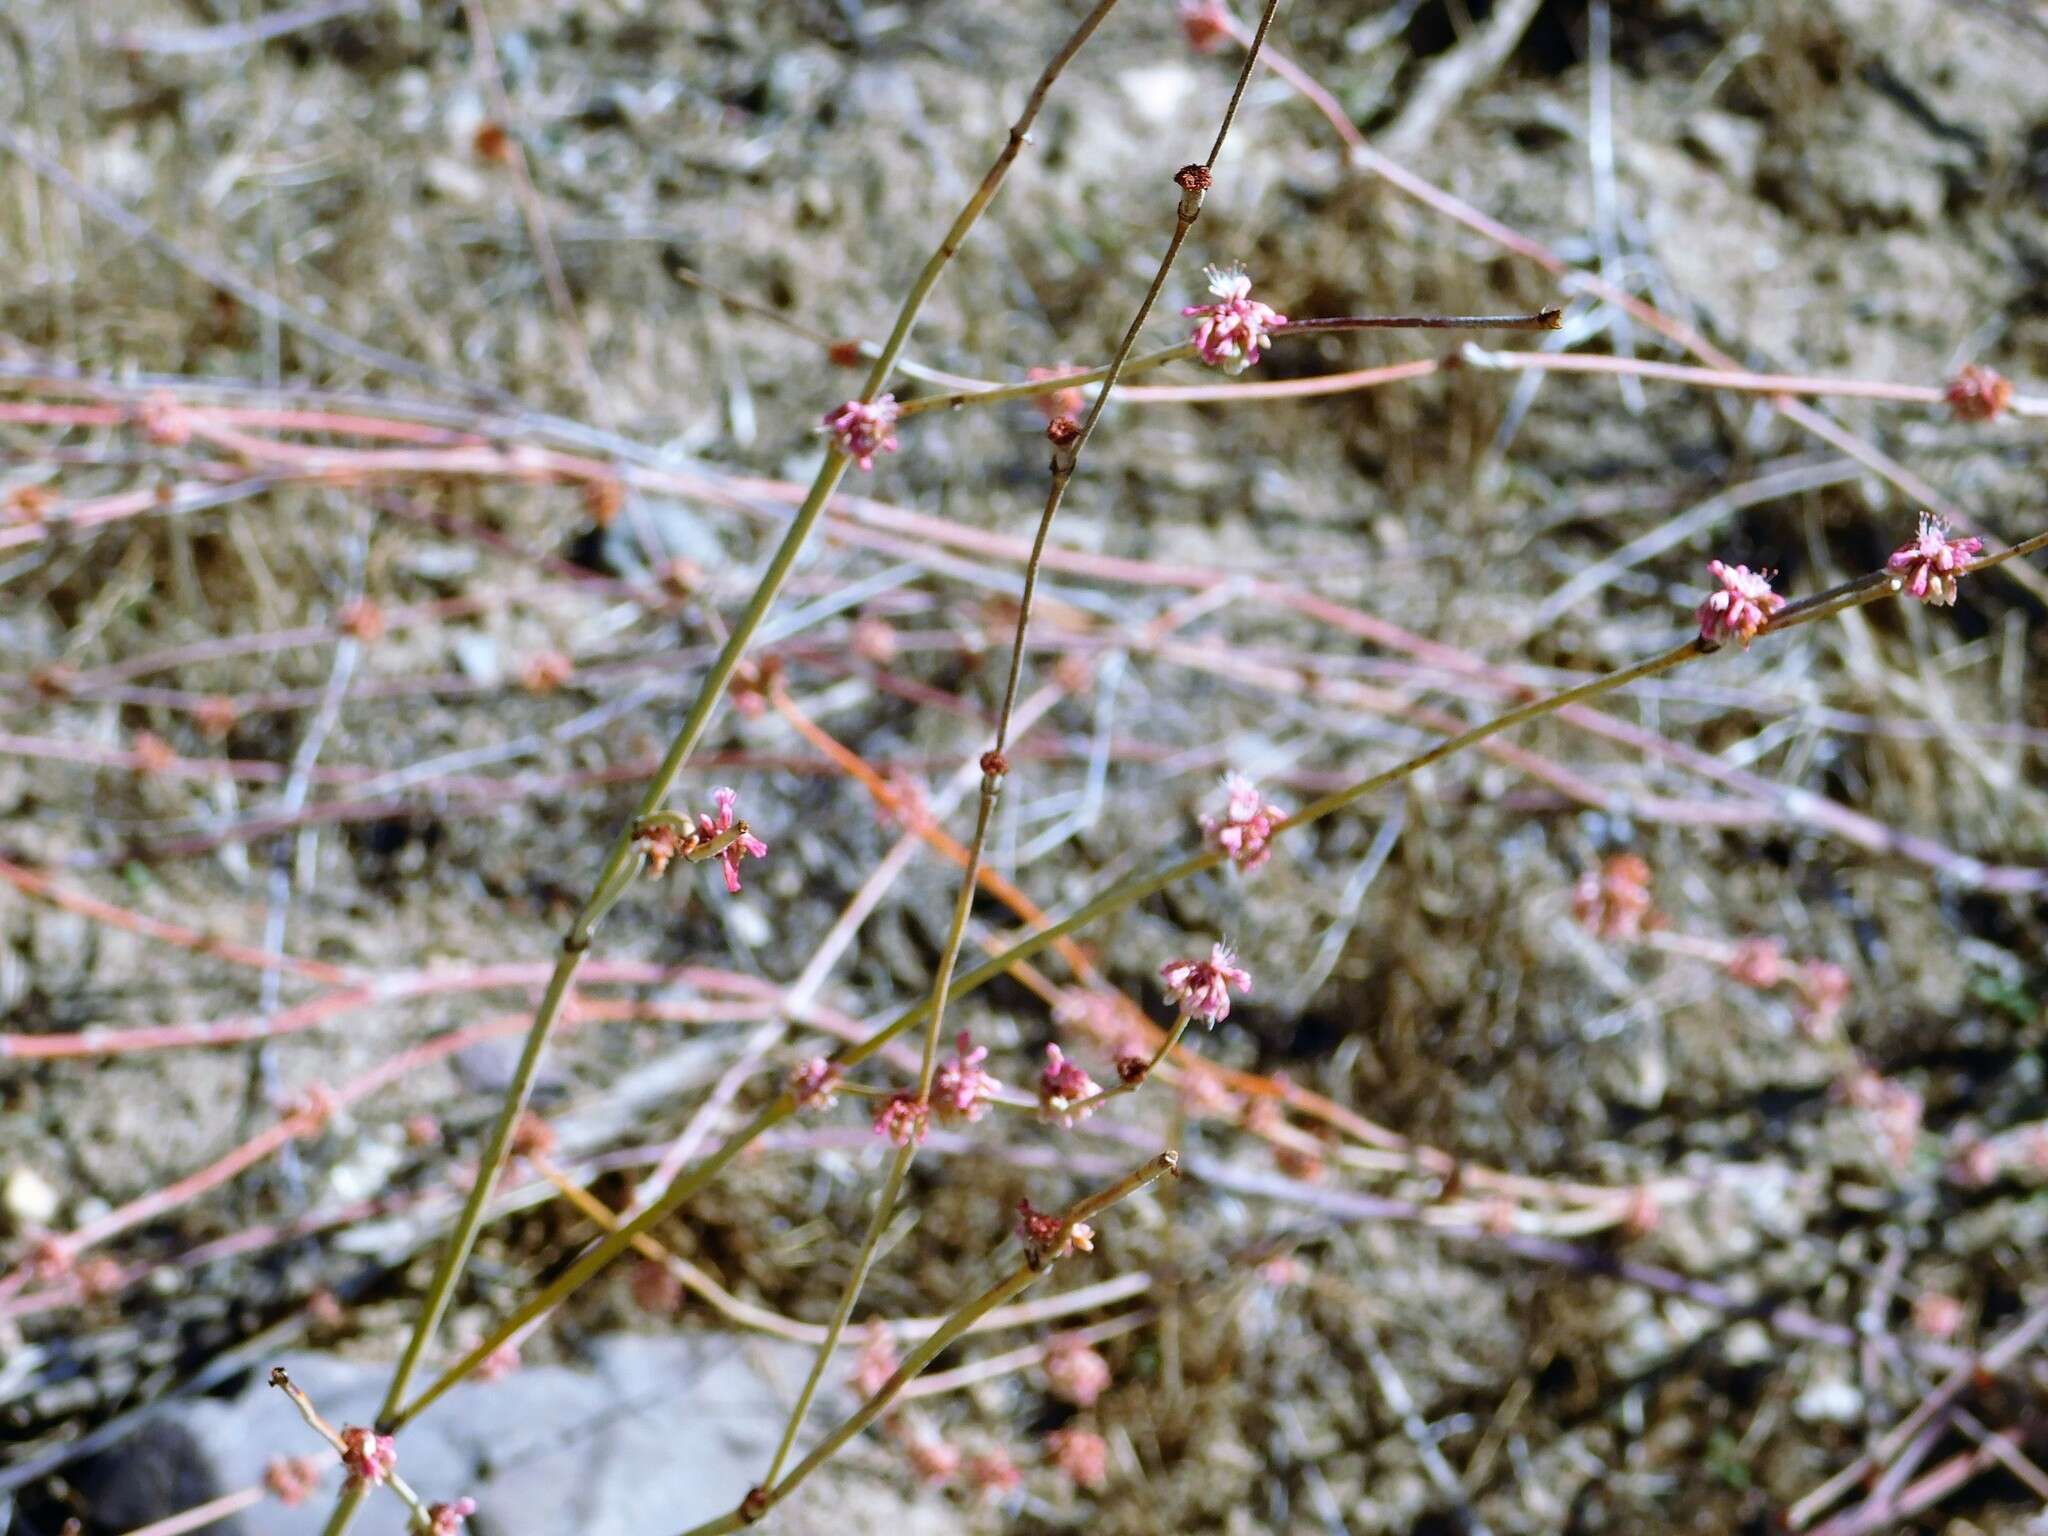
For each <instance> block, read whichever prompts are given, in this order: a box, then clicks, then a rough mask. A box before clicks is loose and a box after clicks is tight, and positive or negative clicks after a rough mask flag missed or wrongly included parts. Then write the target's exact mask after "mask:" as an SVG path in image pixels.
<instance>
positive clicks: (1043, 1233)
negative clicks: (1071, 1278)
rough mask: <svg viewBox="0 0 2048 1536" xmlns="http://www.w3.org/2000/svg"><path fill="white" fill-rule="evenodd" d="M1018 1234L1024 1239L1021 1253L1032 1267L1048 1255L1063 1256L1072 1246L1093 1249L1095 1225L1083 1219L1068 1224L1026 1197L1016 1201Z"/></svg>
mask: <svg viewBox="0 0 2048 1536" xmlns="http://www.w3.org/2000/svg"><path fill="white" fill-rule="evenodd" d="M1017 1236H1018V1237H1020V1238H1022V1239H1023V1241H1024V1255H1025V1257H1026V1258H1028V1259H1029V1260H1030V1261H1031V1265H1032V1267H1033V1268H1034V1269H1035V1268H1037V1267H1038V1266H1040V1265H1042V1264H1044V1263H1045V1262H1046V1261H1047V1260H1049V1259H1063V1258H1065V1257H1066V1256H1067V1255H1068V1254H1069V1253H1071V1252H1073V1251H1074V1250H1075V1249H1079V1250H1080V1251H1081V1252H1082V1253H1093V1252H1094V1251H1095V1229H1094V1228H1093V1227H1091V1226H1089V1225H1088V1223H1087V1222H1085V1221H1077V1222H1075V1223H1074V1224H1073V1226H1072V1227H1068V1226H1067V1225H1066V1223H1065V1222H1064V1221H1062V1220H1061V1219H1060V1218H1059V1217H1058V1216H1057V1215H1055V1214H1054V1213H1053V1212H1051V1211H1041V1210H1039V1209H1037V1208H1036V1207H1035V1206H1033V1205H1032V1203H1031V1202H1030V1201H1029V1200H1019V1201H1018V1202H1017Z"/></svg>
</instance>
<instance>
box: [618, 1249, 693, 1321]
mask: <svg viewBox="0 0 2048 1536" xmlns="http://www.w3.org/2000/svg"><path fill="white" fill-rule="evenodd" d="M626 1289H627V1290H628V1291H629V1292H630V1293H631V1294H632V1297H633V1304H634V1305H635V1306H636V1307H638V1308H639V1309H640V1310H641V1311H642V1312H647V1313H651V1314H653V1315H654V1316H655V1317H671V1316H673V1315H674V1314H675V1313H677V1312H679V1311H681V1310H682V1306H683V1282H682V1281H680V1280H678V1279H677V1278H676V1276H675V1272H674V1271H673V1270H671V1269H670V1268H669V1267H668V1266H667V1265H666V1264H664V1263H662V1262H661V1261H660V1260H659V1259H642V1260H640V1262H639V1263H637V1264H635V1265H634V1266H633V1273H632V1276H631V1277H630V1278H629V1279H628V1280H627V1282H626Z"/></svg>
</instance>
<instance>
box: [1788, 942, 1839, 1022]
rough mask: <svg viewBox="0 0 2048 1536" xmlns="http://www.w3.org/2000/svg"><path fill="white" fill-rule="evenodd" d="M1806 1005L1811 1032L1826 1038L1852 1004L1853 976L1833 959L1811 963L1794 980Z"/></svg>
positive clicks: (1804, 966) (1810, 961) (1806, 1020)
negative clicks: (1851, 977)
mask: <svg viewBox="0 0 2048 1536" xmlns="http://www.w3.org/2000/svg"><path fill="white" fill-rule="evenodd" d="M1793 984H1794V985H1795V986H1797V987H1798V988H1799V995H1800V996H1801V997H1802V998H1803V999H1804V1000H1805V1002H1806V1019H1805V1025H1806V1029H1807V1032H1808V1033H1809V1034H1812V1035H1814V1036H1816V1037H1824V1036H1825V1035H1827V1034H1828V1033H1829V1032H1830V1031H1831V1030H1832V1029H1833V1028H1834V1024H1835V1020H1836V1019H1838V1018H1840V1017H1841V1015H1842V1010H1843V1009H1844V1008H1845V1007H1847V1006H1848V1004H1849V989H1850V982H1849V973H1848V972H1847V971H1845V970H1843V969H1842V967H1840V966H1839V965H1836V964H1835V963H1834V961H1832V960H1809V961H1807V962H1806V964H1804V965H1802V966H1801V967H1800V968H1799V974H1798V975H1797V976H1795V977H1794V978H1793Z"/></svg>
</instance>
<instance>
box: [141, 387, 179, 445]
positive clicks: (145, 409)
mask: <svg viewBox="0 0 2048 1536" xmlns="http://www.w3.org/2000/svg"><path fill="white" fill-rule="evenodd" d="M136 415H137V416H138V417H139V418H140V419H141V422H142V430H143V432H144V433H145V434H146V435H147V436H148V438H149V440H150V441H151V442H153V443H160V444H162V445H163V446H164V447H166V448H182V447H184V446H185V444H187V443H189V442H191V441H192V418H191V417H190V416H189V415H187V414H186V411H185V407H184V404H183V403H182V402H181V401H180V400H179V399H178V397H177V396H176V395H174V394H172V393H171V392H170V391H169V390H167V389H158V390H153V391H151V392H150V393H149V394H147V395H145V396H144V397H143V400H142V405H141V407H140V408H139V409H138V410H137V412H136Z"/></svg>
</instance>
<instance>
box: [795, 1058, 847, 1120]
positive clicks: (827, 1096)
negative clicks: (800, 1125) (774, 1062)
mask: <svg viewBox="0 0 2048 1536" xmlns="http://www.w3.org/2000/svg"><path fill="white" fill-rule="evenodd" d="M843 1080H844V1079H843V1078H842V1076H841V1074H840V1071H839V1068H838V1065H837V1064H836V1063H834V1062H833V1061H832V1060H831V1059H830V1058H828V1057H824V1056H813V1057H812V1058H811V1059H810V1060H809V1061H807V1062H805V1063H804V1064H803V1065H802V1066H800V1067H798V1068H797V1069H796V1070H795V1071H794V1072H792V1073H790V1074H789V1096H790V1097H791V1098H793V1099H795V1100H796V1107H797V1108H798V1109H830V1108H831V1107H832V1106H833V1105H834V1104H836V1103H837V1102H838V1101H839V1085H840V1083H841V1082H842V1081H843Z"/></svg>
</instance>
